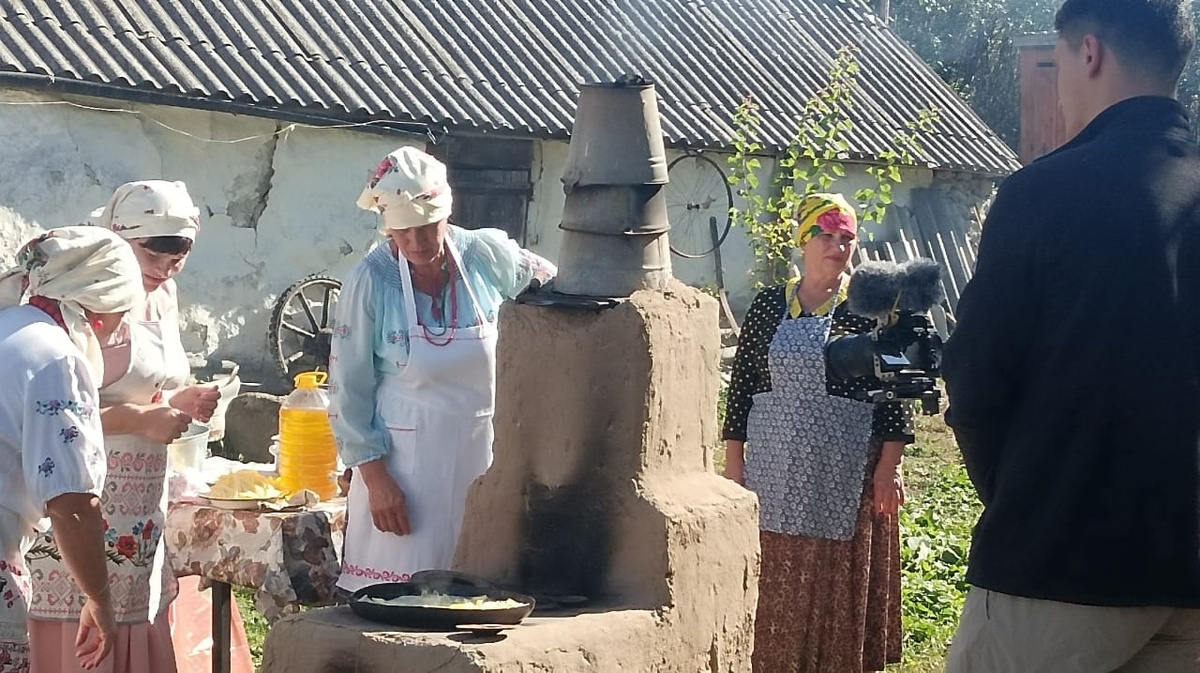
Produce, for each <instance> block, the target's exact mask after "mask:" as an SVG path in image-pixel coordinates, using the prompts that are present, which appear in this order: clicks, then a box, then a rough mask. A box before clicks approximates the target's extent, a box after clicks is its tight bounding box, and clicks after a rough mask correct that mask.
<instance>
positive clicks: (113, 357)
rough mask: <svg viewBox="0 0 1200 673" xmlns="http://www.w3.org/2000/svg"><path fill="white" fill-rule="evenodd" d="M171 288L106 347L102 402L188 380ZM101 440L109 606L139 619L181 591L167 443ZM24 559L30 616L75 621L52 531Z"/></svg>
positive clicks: (153, 395)
mask: <svg viewBox="0 0 1200 673" xmlns="http://www.w3.org/2000/svg"><path fill="white" fill-rule="evenodd" d="M164 290H165V292H164ZM173 290H174V288H173V286H164V287H163V288H160V289H159V290H158V291H156V292H155V293H154V294H153V295H151V297H153V298H154V301H153V303H152V306H151V307H150V308H149V309H148V310H146V312H145V314H144V315H143V316H141V317H140V319H137V318H134V317H133V315H132V314H131V315H130V317H129V318H127V319H126V324H125V325H124V326H123V327H122V330H125V331H124V333H123V334H119V335H118V338H117V339H116V341H115V343H114V344H112V345H109V346H105V348H104V356H105V357H104V360H105V368H106V375H105V378H106V379H110V380H111V382H108V383H106V385H105V386H104V387H103V388H101V389H100V403H101V405H102V406H104V407H109V406H114V405H117V404H123V403H128V404H150V403H151V402H152V401H156V400H157V399H159V398H161V397H162V395H163V393H167V394H169V393H170V392H172V391H175V390H178V389H180V388H182V387H183V386H184V385H185V384H186V383H187V378H188V375H189V368H188V362H187V355H186V353H185V352H184V349H183V344H182V343H181V342H180V338H179V325H178V321H177V319H176V318H175V315H174V307H175V298H174V292H173ZM122 351H123V352H122ZM104 442H105V452H106V455H107V463H108V476H107V478H106V480H105V483H104V493H103V496H102V498H101V508H102V509H103V512H104V520H105V526H106V528H105V543H106V545H107V548H108V549H107V551H108V557H109V564H108V567H109V585H110V586H111V587H112V589H111V591H112V599H113V610H114V612H115V614H116V618H117V622H118V623H121V624H137V623H142V622H146V621H150V620H154V619H155V618H156V617H157V616H158V615H159V614H160V613H161V612H162V611H163V610H165V609H166V608H167V606H168V605H169V604H170V602H171V601H172V600H174V598H175V595H176V593H177V592H178V584H177V582H176V580H175V576H174V574H173V573H172V572H171V571H170V564H169V563H168V559H167V549H166V545H165V544H163V542H162V534H163V526H164V524H165V522H166V511H167V493H166V479H167V446H166V445H165V444H159V443H156V442H153V441H151V440H149V439H146V438H145V437H142V436H141V435H105V437H104ZM28 560H29V567H30V571H31V573H32V577H33V598H32V600H31V603H30V614H31V616H33V617H35V618H37V619H46V620H78V619H79V614H80V609H81V608H82V606H83V602H84V595H83V593H82V591H80V589H79V587H78V586H77V585H76V584H75V581H74V580H73V579H72V578H71V576H70V574H69V573H68V572H67V568H66V566H65V565H64V564H63V563H62V561H61V555H60V554H59V553H58V546H57V544H55V542H54V537H53V531H48V532H47V533H45V534H43V536H42V537H41V538H39V539H38V542H37V544H36V545H35V546H34V548H33V551H32V552H31V553H30V554H29V559H28Z"/></svg>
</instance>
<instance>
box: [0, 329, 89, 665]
mask: <svg viewBox="0 0 1200 673" xmlns="http://www.w3.org/2000/svg"><path fill="white" fill-rule="evenodd" d="M0 381H4V383H5V394H4V395H3V396H2V397H0V465H4V466H5V467H4V469H2V470H0V673H24V672H25V671H28V670H29V656H28V652H29V647H28V636H27V633H26V612H27V607H28V596H29V591H30V583H29V573H28V571H27V569H26V566H25V559H24V556H25V552H26V551H27V550H28V549H29V548H30V546H31V545H32V543H33V541H34V535H35V531H36V529H39V528H44V524H45V520H44V518H43V517H44V513H45V512H44V510H45V506H46V503H47V502H48V501H50V500H53V499H54V498H56V497H58V496H60V495H63V494H66V493H92V494H95V495H99V494H100V486H101V484H102V483H103V481H104V473H105V460H104V448H103V437H102V430H101V428H100V415H99V400H98V399H96V392H95V391H96V388H95V385H94V384H93V382H92V379H91V375H90V373H89V372H88V368H87V364H86V362H85V360H84V357H83V354H82V353H81V352H80V351H79V349H78V348H77V347H76V346H75V345H74V344H73V343H71V340H70V338H69V337H68V336H67V333H66V332H65V331H64V330H63V329H62V328H61V327H59V326H58V325H56V324H55V323H54V321H53V319H51V318H50V317H49V316H48V315H46V314H45V313H44V312H42V311H41V310H40V309H37V308H34V307H32V306H19V307H14V308H8V309H4V310H2V311H0Z"/></svg>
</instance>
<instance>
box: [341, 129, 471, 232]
mask: <svg viewBox="0 0 1200 673" xmlns="http://www.w3.org/2000/svg"><path fill="white" fill-rule="evenodd" d="M453 201H454V199H453V197H452V196H451V194H450V183H449V182H448V181H447V179H446V166H445V164H443V163H442V162H440V161H438V160H437V159H434V158H433V157H431V156H429V155H428V154H426V153H424V152H422V151H421V150H419V149H417V148H415V147H401V148H400V149H398V150H396V151H395V152H392V153H391V154H389V155H387V156H386V157H384V158H383V162H382V163H380V164H379V168H377V169H375V175H374V176H372V178H371V180H370V182H368V183H367V186H366V188H364V189H363V191H362V194H361V195H359V197H358V207H359V208H362V209H363V210H370V211H372V212H376V213H382V214H383V226H384V228H385V229H412V228H413V227H423V226H425V225H427V224H434V223H436V222H441V221H442V220H444V219H446V218H448V217H450V206H451V205H452V204H453Z"/></svg>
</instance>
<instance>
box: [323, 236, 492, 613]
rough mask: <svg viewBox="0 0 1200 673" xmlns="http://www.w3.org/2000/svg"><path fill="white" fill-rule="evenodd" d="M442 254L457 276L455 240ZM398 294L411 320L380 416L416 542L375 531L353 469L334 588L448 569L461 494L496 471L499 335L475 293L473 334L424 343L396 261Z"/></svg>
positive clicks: (382, 388)
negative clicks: (403, 357) (404, 355)
mask: <svg viewBox="0 0 1200 673" xmlns="http://www.w3.org/2000/svg"><path fill="white" fill-rule="evenodd" d="M446 244H447V247H448V248H449V249H450V254H451V256H452V258H453V260H454V264H456V265H457V267H458V268H459V269H460V270H461V269H462V268H463V266H462V259H461V257H460V256H459V252H458V248H457V247H455V245H454V242H453V241H452V240H449V239H447V241H446ZM399 264H400V285H401V288H402V290H403V293H404V308H405V311H406V314H407V318H408V335H407V337H408V364H407V365H405V367H404V370H403V371H401V372H400V373H398V374H392V375H388V376H384V377H383V379H382V380H381V381H380V383H379V386H378V388H377V390H376V393H375V396H376V410H377V413H378V415H379V417H380V418H381V419H382V420H383V422H384V423H385V424H386V425H387V429H388V434H389V435H390V437H391V445H392V447H391V452H390V453H388V455H387V458H386V459H385V460H386V461H387V468H388V472H389V473H391V475H392V477H393V478H394V479H395V480H396V483H397V484H399V486H400V488H401V490H403V491H404V497H405V501H406V504H407V505H408V517H409V522H410V523H411V524H412V534H410V535H404V536H401V535H395V534H392V533H383V532H380V531H379V530H378V529H377V528H375V524H374V522H373V521H372V519H371V508H370V500H369V498H368V495H367V490H366V488H365V486H364V482H363V481H362V478H361V477H359V476H358V474H357V472H358V471H357V470H355V473H356V474H355V478H354V480H353V481H352V486H351V487H350V494H349V497H348V503H347V526H346V544H345V553H344V558H343V561H342V574H341V577H340V578H339V579H338V587H339V588H341V589H343V590H345V591H351V592H353V591H356V590H358V589H360V588H362V587H364V586H367V585H370V584H378V583H381V582H403V581H407V580H408V578H409V577H410V576H411V575H412V573H415V572H417V571H420V570H430V569H445V568H449V567H450V564H451V563H452V562H453V560H454V549H455V546H456V545H457V544H458V534H459V531H460V530H461V529H462V520H463V515H464V514H465V511H466V500H467V490H468V489H469V488H470V486H471V484H472V483H473V482H474V481H475V480H476V479H477V478H478V477H479V476H480V475H482V474H483V473H484V471H486V470H487V468H488V466H489V465H490V464H491V462H492V411H493V406H494V404H495V397H496V385H495V383H496V327H495V325H493V324H492V323H491V322H489V321H488V320H486V319H485V317H484V316H483V314H482V311H481V304H480V303H479V300H478V299H477V298H476V297H475V293H474V291H473V290H472V289H471V284H470V283H469V282H466V281H465V280H464V282H463V284H464V285H465V286H466V288H467V295H468V297H469V298H470V300H471V301H472V302H473V303H474V306H475V314H476V320H477V322H478V326H477V327H468V328H458V329H457V331H455V332H454V339H453V341H450V342H448V343H447V342H445V338H444V337H443V338H441V339H439V338H437V337H430V336H428V335H427V334H426V333H425V329H424V328H423V327H422V326H421V325H419V324H418V322H417V310H416V302H415V300H414V297H413V288H412V277H411V275H410V273H409V270H408V264H407V263H405V262H403V261H401V262H399Z"/></svg>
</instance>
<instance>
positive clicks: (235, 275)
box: [0, 89, 411, 380]
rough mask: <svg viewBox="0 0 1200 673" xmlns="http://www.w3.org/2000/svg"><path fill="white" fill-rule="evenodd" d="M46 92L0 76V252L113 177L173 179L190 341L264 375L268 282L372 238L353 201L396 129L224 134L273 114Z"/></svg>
mask: <svg viewBox="0 0 1200 673" xmlns="http://www.w3.org/2000/svg"><path fill="white" fill-rule="evenodd" d="M57 100H60V99H58V98H55V97H51V96H48V95H43V94H36V93H30V92H24V91H18V90H11V89H0V147H4V148H5V151H4V153H3V155H2V156H3V159H2V160H0V266H3V267H7V266H8V265H9V264H11V263H12V261H13V257H14V253H15V252H16V249H17V248H18V247H19V246H20V245H21V243H23V242H24V241H25V240H27V239H28V238H29V237H30V236H32V235H33V234H34V233H35V232H37V231H39V230H41V229H46V228H52V227H58V226H63V225H68V224H77V223H79V222H81V221H83V220H84V219H85V218H86V217H87V215H88V213H89V212H90V211H92V210H93V209H95V208H98V207H100V206H101V205H103V204H104V202H105V201H106V200H107V199H108V197H109V196H110V195H111V193H112V191H113V190H114V189H115V188H116V187H117V186H118V185H120V184H122V183H124V182H127V181H130V180H139V179H171V180H182V181H184V182H186V183H187V185H188V190H189V191H190V192H191V194H192V195H193V198H194V199H195V200H196V204H197V205H198V206H199V208H200V220H201V231H200V237H199V239H198V240H197V242H196V246H195V249H194V251H193V253H192V255H191V257H190V258H189V259H188V263H187V268H186V269H184V272H183V273H182V274H181V275H180V276H179V278H178V283H179V294H180V308H181V311H182V318H183V323H184V325H183V329H184V345H185V347H186V348H187V349H188V351H189V352H191V353H195V354H199V355H202V356H205V357H210V356H215V357H220V358H225V359H233V360H236V361H237V362H239V363H241V364H242V367H243V368H244V369H245V370H247V371H248V373H251V374H258V375H259V376H269V374H270V373H271V372H272V370H273V368H274V365H273V361H272V360H271V359H270V357H269V355H268V352H267V349H268V344H267V338H266V335H267V329H268V322H269V319H270V314H271V308H272V306H273V305H274V303H275V300H276V299H277V296H278V295H279V293H281V292H282V291H284V290H285V289H286V288H287V287H288V286H289V285H291V284H292V283H293V282H295V281H296V280H299V279H300V278H303V277H304V276H306V275H308V274H311V273H318V272H323V273H328V274H331V275H333V276H335V277H338V276H341V275H343V274H345V272H346V271H348V270H349V269H350V267H351V266H352V265H353V264H354V263H355V262H357V261H358V260H359V259H361V257H362V255H363V254H365V253H366V252H367V250H368V249H369V248H370V247H371V246H372V245H373V244H374V243H375V242H376V241H378V240H380V237H379V235H378V234H377V233H376V222H375V216H373V215H371V214H369V213H366V212H363V211H360V210H359V209H358V208H357V207H355V205H354V201H355V199H356V198H358V194H359V191H360V190H361V189H362V186H363V183H364V182H365V181H366V179H367V178H368V177H369V176H370V175H371V173H372V172H373V170H374V168H375V166H376V164H377V163H378V161H379V159H380V158H381V157H382V156H383V155H384V154H386V153H387V152H389V151H391V150H393V149H395V148H396V147H397V146H399V145H400V144H403V143H404V142H406V140H405V139H401V138H396V137H387V136H380V135H374V134H367V133H356V132H351V131H344V130H313V129H303V128H300V129H294V130H291V131H290V132H287V133H286V134H280V135H279V136H278V137H274V138H272V137H266V138H256V139H252V140H245V141H243V142H233V141H236V140H239V139H243V138H248V137H251V136H270V135H271V134H272V133H274V132H275V131H276V130H279V129H280V128H281V127H280V126H279V125H277V124H276V122H274V121H271V120H266V119H259V118H255V117H245V116H235V115H230V114H224V113H213V112H204V111H196V110H185V109H180V108H171V107H159V106H149V105H138V104H127V103H121V102H118V101H111V100H102V99H89V98H72V99H71V100H72V101H73V102H76V103H79V104H82V105H88V106H93V107H98V108H124V109H126V110H134V111H137V112H141V113H143V114H128V113H111V112H98V111H93V110H84V109H80V108H76V107H70V106H67V105H60V104H55V101H57ZM6 103H7V104H6ZM12 103H17V104H15V105H14V104H12ZM154 120H157V121H158V122H161V123H162V124H165V125H167V126H170V127H173V128H174V129H177V130H178V131H182V132H184V133H186V134H190V136H194V137H190V136H189V135H184V134H183V133H179V132H176V131H171V130H168V129H167V128H164V127H163V126H162V125H160V124H159V123H156V122H155V121H154ZM212 141H216V142H212ZM407 142H411V141H407ZM251 380H252V379H251Z"/></svg>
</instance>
